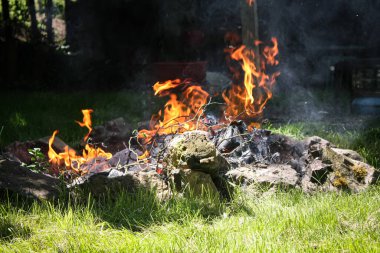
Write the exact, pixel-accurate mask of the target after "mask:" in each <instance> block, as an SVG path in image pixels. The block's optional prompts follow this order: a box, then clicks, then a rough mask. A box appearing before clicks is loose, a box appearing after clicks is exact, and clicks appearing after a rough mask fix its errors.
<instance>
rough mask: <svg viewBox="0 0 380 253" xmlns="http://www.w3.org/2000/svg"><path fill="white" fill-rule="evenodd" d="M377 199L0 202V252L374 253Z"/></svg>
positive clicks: (379, 239)
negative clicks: (223, 201) (214, 201)
mask: <svg viewBox="0 0 380 253" xmlns="http://www.w3.org/2000/svg"><path fill="white" fill-rule="evenodd" d="M379 196H380V188H379V187H373V188H372V189H370V190H368V191H366V192H363V193H360V194H356V195H350V194H346V193H341V194H337V193H328V194H326V193H325V194H323V193H320V194H317V195H314V196H308V195H305V194H302V193H301V192H298V191H292V192H279V193H277V194H275V195H272V196H265V197H264V196H261V197H260V196H255V197H253V196H249V195H244V194H238V195H237V196H235V198H234V199H233V200H232V201H231V202H229V203H228V202H226V203H220V204H213V203H212V202H210V201H208V200H207V199H206V200H201V199H183V198H178V199H175V200H172V201H169V202H166V203H159V202H157V201H156V200H154V198H152V195H151V194H149V193H143V192H142V193H139V194H137V195H127V194H121V195H119V196H117V197H116V198H114V199H113V200H110V199H105V200H97V201H90V202H88V201H85V202H84V203H82V202H76V203H74V201H72V202H70V204H57V205H52V204H49V203H38V202H32V203H29V204H26V203H25V202H21V203H20V202H19V203H18V204H17V203H11V202H10V201H7V200H4V201H2V202H1V204H0V235H2V237H1V238H0V241H1V246H0V251H2V252H15V251H16V252H25V251H28V252H29V251H33V252H41V251H47V252H315V251H318V252H343V251H344V252H345V251H347V252H376V251H378V250H380V211H379V210H380V197H379ZM22 203H24V204H22ZM8 228H10V229H8ZM4 231H5V232H4ZM7 231H8V232H7Z"/></svg>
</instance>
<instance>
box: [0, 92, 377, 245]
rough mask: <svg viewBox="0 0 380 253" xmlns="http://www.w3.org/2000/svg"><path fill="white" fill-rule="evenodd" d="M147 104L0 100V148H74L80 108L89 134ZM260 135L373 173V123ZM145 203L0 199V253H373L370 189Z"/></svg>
mask: <svg viewBox="0 0 380 253" xmlns="http://www.w3.org/2000/svg"><path fill="white" fill-rule="evenodd" d="M147 96H148V95H147V94H142V93H141V92H139V93H137V92H127V91H126V92H118V93H116V92H115V93H107V94H101V93H98V94H96V93H95V94H93V93H91V94H89V93H84V92H79V93H75V94H74V93H73V94H71V93H61V94H59V95H57V94H54V93H31V94H28V93H12V94H1V95H0V106H1V108H2V109H1V111H0V120H1V121H0V131H1V134H0V143H1V144H0V145H1V147H4V146H5V145H7V144H8V143H10V142H12V141H15V140H21V141H22V140H27V139H35V138H39V137H42V136H47V135H50V134H51V133H52V131H53V130H55V129H59V130H60V135H59V136H60V137H61V138H62V139H63V140H65V141H66V142H67V143H69V144H70V145H73V146H75V145H77V144H78V141H79V140H80V139H81V137H82V136H83V135H84V134H85V132H86V130H85V129H81V128H80V127H79V126H77V125H76V123H75V122H74V121H75V120H80V119H81V117H82V116H81V113H80V110H81V109H82V108H92V109H94V114H93V119H94V124H95V125H96V124H99V123H102V122H103V121H106V120H110V119H113V118H115V117H119V116H123V117H125V118H127V120H128V121H129V122H131V123H132V124H134V125H136V126H137V122H138V121H139V120H142V117H149V115H150V113H151V111H155V110H156V108H157V105H154V104H152V103H151V102H150V101H148V102H147V101H146V97H147ZM144 112H146V113H144ZM145 114H146V115H145ZM145 119H146V118H145ZM266 127H268V128H270V129H271V130H273V131H275V132H280V133H284V134H287V135H292V136H294V137H295V138H298V139H302V138H303V137H305V136H311V135H319V136H321V137H324V138H326V139H328V140H331V141H332V142H333V143H335V144H337V145H338V146H340V147H344V148H352V149H355V150H357V151H359V152H360V153H361V154H362V155H363V156H364V157H365V158H366V159H367V161H368V162H369V163H371V164H372V165H374V166H375V167H377V168H379V167H380V166H379V164H380V163H379V162H380V160H379V158H380V127H379V125H378V123H377V122H375V123H373V124H372V125H370V126H369V127H366V128H365V129H364V128H361V129H350V131H341V130H340V129H335V128H334V126H333V125H329V124H321V123H320V122H307V123H305V122H303V123H300V122H298V123H292V124H281V125H276V124H273V125H267V126H266ZM153 196H154V194H152V193H149V192H139V193H137V194H134V195H128V194H120V195H119V196H116V197H112V196H108V197H105V198H104V199H96V200H94V199H92V198H91V196H88V197H87V196H82V197H80V198H78V199H61V200H60V201H59V202H58V203H54V204H52V203H48V202H38V201H30V200H25V199H21V198H17V197H15V196H7V195H6V194H3V195H2V196H1V200H0V201H1V202H0V252H315V251H317V252H379V251H380V186H373V187H371V188H370V189H369V190H367V191H365V192H362V193H359V194H348V193H318V194H315V195H306V194H303V193H301V192H299V191H297V190H292V191H279V192H277V193H275V194H271V195H269V194H257V193H256V194H253V193H242V192H236V193H235V194H234V197H233V198H232V200H230V201H221V202H220V203H219V202H218V203H215V202H214V201H211V200H210V199H207V198H194V199H184V198H180V197H177V198H174V199H172V200H171V201H168V202H165V203H160V202H158V201H157V200H156V199H155V198H154V197H153Z"/></svg>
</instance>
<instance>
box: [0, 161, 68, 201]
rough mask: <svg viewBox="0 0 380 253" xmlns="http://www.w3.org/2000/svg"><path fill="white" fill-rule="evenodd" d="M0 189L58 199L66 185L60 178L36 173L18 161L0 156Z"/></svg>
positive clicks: (37, 197) (34, 196)
mask: <svg viewBox="0 0 380 253" xmlns="http://www.w3.org/2000/svg"><path fill="white" fill-rule="evenodd" d="M0 189H1V190H3V191H9V192H11V193H16V194H20V195H22V196H26V197H31V198H35V199H41V200H52V199H57V198H58V197H59V196H60V194H63V193H64V192H63V190H64V186H63V184H62V182H61V181H60V180H59V179H56V178H53V177H51V176H48V175H45V174H40V173H35V172H32V171H31V170H29V169H28V168H25V167H22V166H21V165H20V163H18V162H12V161H8V160H5V159H1V158H0Z"/></svg>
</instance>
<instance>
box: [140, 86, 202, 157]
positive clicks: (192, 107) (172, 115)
mask: <svg viewBox="0 0 380 253" xmlns="http://www.w3.org/2000/svg"><path fill="white" fill-rule="evenodd" d="M177 87H180V88H182V89H184V91H183V92H182V94H181V96H180V98H178V95H177V94H175V93H173V91H172V90H173V88H177ZM153 89H154V91H155V95H159V96H166V95H169V100H168V101H167V102H166V104H165V106H164V108H163V110H161V111H159V112H158V113H157V114H156V115H153V116H152V119H151V121H150V129H151V130H147V129H143V130H141V131H139V133H138V138H139V139H144V141H145V142H149V141H150V140H151V139H152V138H153V136H155V135H163V134H174V133H183V132H185V131H190V130H195V129H196V128H197V123H196V120H192V119H193V118H194V117H196V116H199V115H201V114H202V112H203V109H202V107H203V106H204V105H205V104H206V103H207V98H208V96H209V94H208V93H207V92H206V91H204V90H203V89H202V87H201V86H191V83H190V82H189V81H187V80H185V81H181V80H179V79H176V80H172V81H171V80H169V81H166V82H163V83H160V82H157V83H156V84H155V85H154V86H153ZM142 157H147V154H144V155H143V156H142Z"/></svg>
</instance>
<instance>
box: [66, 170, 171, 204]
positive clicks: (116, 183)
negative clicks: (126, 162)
mask: <svg viewBox="0 0 380 253" xmlns="http://www.w3.org/2000/svg"><path fill="white" fill-rule="evenodd" d="M139 188H144V189H147V190H152V191H154V192H155V193H156V195H157V198H158V199H160V200H165V199H168V198H169V197H170V196H171V189H170V187H169V185H168V184H167V183H166V182H165V181H164V180H163V179H162V178H161V177H160V175H158V174H157V173H156V172H155V171H154V170H140V171H128V172H121V171H119V170H116V169H109V170H107V171H103V172H100V173H96V174H93V175H85V176H82V177H79V178H76V179H75V180H74V182H73V183H72V184H70V185H69V189H70V190H71V191H73V192H75V190H77V189H82V190H86V191H89V192H91V194H92V195H93V196H101V195H103V194H105V193H107V192H111V193H112V194H117V193H119V192H120V191H126V192H131V193H132V192H135V191H136V190H137V189H139Z"/></svg>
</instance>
